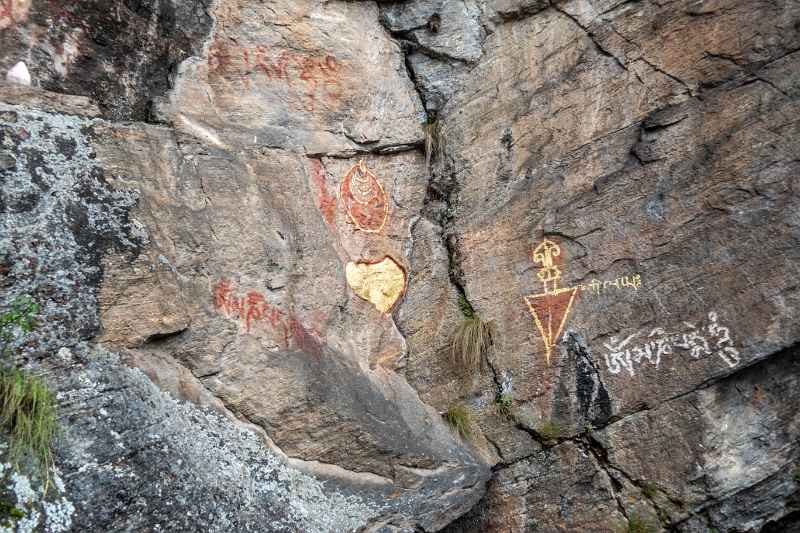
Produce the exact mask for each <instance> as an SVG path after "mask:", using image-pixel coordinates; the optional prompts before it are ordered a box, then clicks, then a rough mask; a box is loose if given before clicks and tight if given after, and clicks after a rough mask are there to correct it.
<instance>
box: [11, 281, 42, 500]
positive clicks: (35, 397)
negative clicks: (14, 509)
mask: <svg viewBox="0 0 800 533" xmlns="http://www.w3.org/2000/svg"><path fill="white" fill-rule="evenodd" d="M38 312H39V306H38V305H37V304H35V303H34V302H33V300H31V298H30V297H29V296H21V297H18V298H17V299H15V300H14V301H13V302H12V303H11V308H10V309H9V310H8V311H6V312H5V313H3V314H2V315H0V340H2V342H3V356H4V358H5V359H6V360H5V361H3V362H2V363H1V364H0V425H1V426H2V428H3V429H4V430H5V431H6V432H7V433H8V434H9V436H10V441H11V442H10V447H9V460H10V461H11V463H12V464H13V465H14V466H15V467H16V468H18V467H19V463H20V461H21V459H22V458H23V456H25V455H30V456H32V457H34V458H35V459H36V460H37V461H38V462H39V466H40V467H41V469H42V472H43V476H42V477H44V478H45V480H46V481H45V491H46V490H47V481H48V471H49V468H50V467H51V466H52V464H53V453H52V450H51V447H50V446H51V443H52V441H53V437H54V436H55V433H56V401H55V395H54V394H53V393H52V392H51V391H50V389H49V388H48V387H47V385H46V384H45V382H44V381H43V380H42V379H41V378H38V377H36V376H32V375H30V374H29V373H27V372H25V371H23V370H20V369H17V368H14V367H13V366H12V362H13V361H11V360H10V359H11V357H10V356H11V353H10V347H11V344H12V342H13V341H14V340H15V337H16V336H17V334H18V333H19V335H20V336H24V335H26V334H28V333H30V332H31V331H32V330H33V328H34V325H35V317H36V314H37V313H38Z"/></svg>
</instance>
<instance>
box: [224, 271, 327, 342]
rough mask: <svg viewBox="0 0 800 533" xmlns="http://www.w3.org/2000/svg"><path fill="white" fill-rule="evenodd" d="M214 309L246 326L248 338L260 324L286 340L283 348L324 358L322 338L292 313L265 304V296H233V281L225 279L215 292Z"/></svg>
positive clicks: (248, 294) (252, 294) (254, 292)
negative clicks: (291, 348)
mask: <svg viewBox="0 0 800 533" xmlns="http://www.w3.org/2000/svg"><path fill="white" fill-rule="evenodd" d="M212 293H213V301H214V308H215V309H216V310H217V311H220V312H221V313H222V314H224V315H225V316H226V317H228V318H232V319H235V320H238V321H239V322H243V323H244V326H245V331H246V332H247V333H248V334H249V333H251V332H252V330H253V329H254V328H256V327H257V326H258V325H259V324H263V325H265V326H266V325H269V327H270V328H271V329H272V330H273V331H275V332H277V333H279V334H280V335H281V336H282V337H283V345H284V348H286V349H289V348H290V346H291V347H293V348H294V349H296V350H299V351H302V352H305V353H309V354H312V355H317V356H319V355H322V342H321V341H320V340H319V339H322V334H321V333H320V332H319V331H317V330H313V329H312V330H311V331H309V329H308V328H306V327H305V326H303V324H302V323H301V322H300V321H299V320H298V319H297V317H295V316H294V315H293V314H291V313H288V314H287V313H285V312H283V311H281V310H280V309H277V308H276V307H275V306H273V305H271V304H270V303H269V302H267V301H266V299H265V298H264V295H263V294H262V293H260V292H257V291H250V292H248V293H247V294H245V295H244V296H239V295H237V294H235V293H234V291H233V286H232V284H231V282H230V281H228V280H226V279H222V280H220V281H219V282H217V284H216V285H215V286H214V288H213V291H212Z"/></svg>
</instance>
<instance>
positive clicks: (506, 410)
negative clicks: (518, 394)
mask: <svg viewBox="0 0 800 533" xmlns="http://www.w3.org/2000/svg"><path fill="white" fill-rule="evenodd" d="M513 404H514V398H513V397H512V396H511V395H510V394H498V395H497V397H496V398H495V399H494V408H495V409H496V410H497V414H498V415H500V416H502V417H505V418H512V417H513V415H514V411H513Z"/></svg>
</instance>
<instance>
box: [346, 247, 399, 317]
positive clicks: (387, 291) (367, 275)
mask: <svg viewBox="0 0 800 533" xmlns="http://www.w3.org/2000/svg"><path fill="white" fill-rule="evenodd" d="M345 276H346V278H347V284H348V285H350V288H351V289H353V292H354V293H356V295H358V297H359V298H362V299H364V300H366V301H368V302H370V303H371V304H372V305H374V306H375V308H376V309H377V310H378V311H380V312H381V313H388V312H389V311H391V310H392V307H394V305H395V304H396V303H397V301H398V300H399V299H400V297H401V296H403V293H404V292H405V290H406V272H405V270H403V268H402V267H401V266H400V265H398V264H397V263H396V262H395V261H394V259H392V258H391V257H389V256H386V257H384V258H383V259H382V260H381V261H379V262H377V263H371V262H368V261H359V262H357V263H354V262H352V261H350V262H349V263H347V266H346V267H345Z"/></svg>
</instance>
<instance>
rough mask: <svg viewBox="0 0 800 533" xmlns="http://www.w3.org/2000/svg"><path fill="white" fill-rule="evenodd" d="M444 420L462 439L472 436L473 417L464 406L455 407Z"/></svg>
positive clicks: (451, 408) (446, 414)
mask: <svg viewBox="0 0 800 533" xmlns="http://www.w3.org/2000/svg"><path fill="white" fill-rule="evenodd" d="M444 419H445V420H446V421H447V423H448V424H450V427H452V428H453V429H454V430H455V431H456V432H458V434H459V435H461V437H462V438H466V437H469V436H470V435H471V434H472V415H471V414H470V411H469V409H468V408H467V407H466V406H464V405H454V406H452V407H450V408H449V409H448V410H447V412H446V413H445V414H444Z"/></svg>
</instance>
